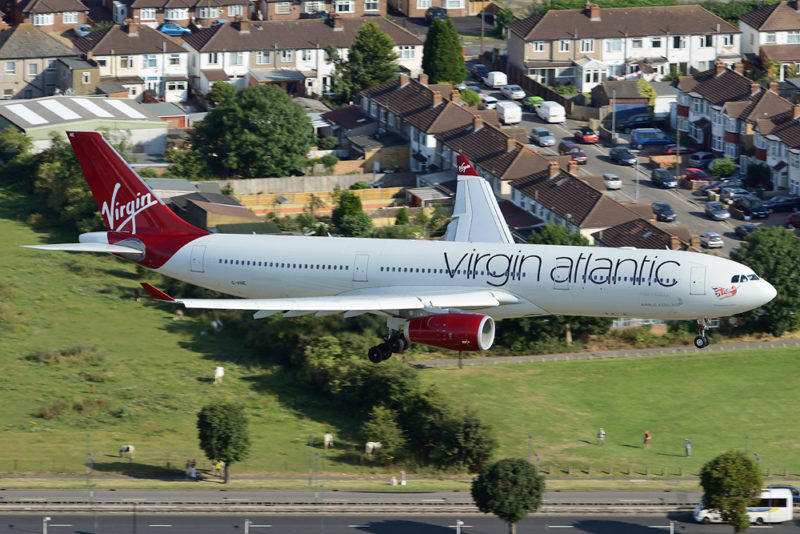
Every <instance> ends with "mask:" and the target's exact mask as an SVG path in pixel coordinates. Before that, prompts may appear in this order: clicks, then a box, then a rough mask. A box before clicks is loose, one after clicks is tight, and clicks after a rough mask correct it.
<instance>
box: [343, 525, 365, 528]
mask: <svg viewBox="0 0 800 534" xmlns="http://www.w3.org/2000/svg"><path fill="white" fill-rule="evenodd" d="M347 526H348V528H367V525H347Z"/></svg>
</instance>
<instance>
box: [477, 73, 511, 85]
mask: <svg viewBox="0 0 800 534" xmlns="http://www.w3.org/2000/svg"><path fill="white" fill-rule="evenodd" d="M483 83H485V84H486V86H487V87H492V88H497V87H502V86H504V85H507V84H508V76H506V73H505V72H500V71H499V70H493V71H492V72H490V73H489V74H487V75H486V76H485V77H484V78H483Z"/></svg>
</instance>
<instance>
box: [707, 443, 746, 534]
mask: <svg viewBox="0 0 800 534" xmlns="http://www.w3.org/2000/svg"><path fill="white" fill-rule="evenodd" d="M700 485H701V486H702V487H703V503H704V505H705V507H706V508H711V509H714V510H719V513H720V515H721V516H722V519H723V520H724V521H727V522H728V523H730V524H731V525H733V529H734V532H743V531H745V530H747V529H748V528H749V527H750V517H749V516H748V515H747V505H748V504H750V501H752V500H753V499H754V498H755V497H757V496H758V494H759V492H760V491H761V473H760V472H759V470H758V467H757V466H756V464H755V463H754V462H753V460H751V459H750V458H749V457H747V456H745V454H744V453H743V452H741V451H728V452H726V453H724V454H721V455H719V456H717V457H716V458H714V459H712V460H710V461H709V462H708V463H706V464H705V465H704V466H703V468H702V469H701V470H700Z"/></svg>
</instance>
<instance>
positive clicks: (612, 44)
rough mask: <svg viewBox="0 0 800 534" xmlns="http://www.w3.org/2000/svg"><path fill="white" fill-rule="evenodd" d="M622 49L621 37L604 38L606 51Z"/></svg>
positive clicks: (619, 50)
mask: <svg viewBox="0 0 800 534" xmlns="http://www.w3.org/2000/svg"><path fill="white" fill-rule="evenodd" d="M621 51H622V39H619V38H614V39H606V52H621Z"/></svg>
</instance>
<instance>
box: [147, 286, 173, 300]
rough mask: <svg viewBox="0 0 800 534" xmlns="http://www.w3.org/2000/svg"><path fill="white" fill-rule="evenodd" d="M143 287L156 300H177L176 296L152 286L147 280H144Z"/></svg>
mask: <svg viewBox="0 0 800 534" xmlns="http://www.w3.org/2000/svg"><path fill="white" fill-rule="evenodd" d="M142 287H143V288H144V290H145V291H147V294H148V295H150V297H151V298H153V299H155V300H160V301H162V302H177V301H176V300H175V299H174V298H172V297H170V296H169V295H167V294H166V293H164V292H163V291H161V290H160V289H158V288H157V287H155V286H151V285H150V284H148V283H147V282H142Z"/></svg>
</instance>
